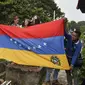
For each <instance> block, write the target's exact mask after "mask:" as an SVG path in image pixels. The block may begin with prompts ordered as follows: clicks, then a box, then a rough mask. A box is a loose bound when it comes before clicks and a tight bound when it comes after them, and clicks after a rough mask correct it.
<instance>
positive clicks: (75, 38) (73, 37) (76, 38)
mask: <svg viewBox="0 0 85 85" xmlns="http://www.w3.org/2000/svg"><path fill="white" fill-rule="evenodd" d="M78 38H79V37H78V35H77V33H75V32H73V33H72V41H76V40H78Z"/></svg>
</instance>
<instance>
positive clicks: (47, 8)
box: [0, 0, 64, 23]
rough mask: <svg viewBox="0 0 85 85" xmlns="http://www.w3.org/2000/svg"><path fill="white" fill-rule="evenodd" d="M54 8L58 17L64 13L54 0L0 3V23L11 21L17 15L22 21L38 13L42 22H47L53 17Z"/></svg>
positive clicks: (23, 0) (21, 0)
mask: <svg viewBox="0 0 85 85" xmlns="http://www.w3.org/2000/svg"><path fill="white" fill-rule="evenodd" d="M3 3H5V2H3ZM54 10H55V12H56V18H57V17H61V16H62V15H63V14H64V13H62V12H61V10H60V8H58V6H57V5H56V4H55V2H54V0H49V1H48V0H12V2H11V3H9V4H1V5H0V13H1V14H0V23H10V22H11V21H12V20H13V17H14V16H15V15H18V16H19V17H20V19H21V21H22V20H23V19H24V18H32V17H33V16H34V15H38V16H40V19H41V21H42V22H47V21H51V20H52V19H53V11H54Z"/></svg>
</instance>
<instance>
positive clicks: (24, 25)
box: [22, 19, 31, 27]
mask: <svg viewBox="0 0 85 85" xmlns="http://www.w3.org/2000/svg"><path fill="white" fill-rule="evenodd" d="M22 25H23V27H27V26H31V21H30V20H29V19H25V20H24V22H23V23H22Z"/></svg>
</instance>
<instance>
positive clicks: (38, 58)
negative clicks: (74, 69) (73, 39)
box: [0, 48, 70, 70]
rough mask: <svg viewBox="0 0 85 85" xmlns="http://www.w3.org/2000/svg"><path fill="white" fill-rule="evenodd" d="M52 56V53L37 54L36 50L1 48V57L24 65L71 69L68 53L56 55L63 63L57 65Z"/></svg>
mask: <svg viewBox="0 0 85 85" xmlns="http://www.w3.org/2000/svg"><path fill="white" fill-rule="evenodd" d="M51 56H52V55H43V54H36V53H34V52H31V51H25V50H14V49H7V48H0V59H6V60H9V61H13V62H15V63H17V64H22V65H31V66H41V67H50V68H56V69H65V70H69V68H70V67H69V65H68V61H67V58H66V55H54V56H57V58H59V60H60V63H61V65H56V64H54V63H52V62H51Z"/></svg>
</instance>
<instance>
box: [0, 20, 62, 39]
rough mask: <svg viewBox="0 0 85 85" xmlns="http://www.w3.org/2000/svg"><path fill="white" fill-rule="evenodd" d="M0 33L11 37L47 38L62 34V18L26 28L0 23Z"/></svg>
mask: <svg viewBox="0 0 85 85" xmlns="http://www.w3.org/2000/svg"><path fill="white" fill-rule="evenodd" d="M0 35H8V36H10V37H12V38H47V37H53V36H63V35H64V20H63V19H60V20H56V21H52V22H47V23H43V24H39V25H35V26H30V27H28V28H23V29H22V28H19V27H15V26H7V25H0Z"/></svg>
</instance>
